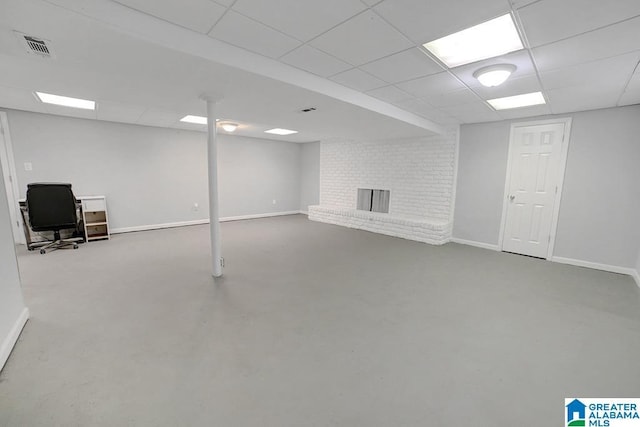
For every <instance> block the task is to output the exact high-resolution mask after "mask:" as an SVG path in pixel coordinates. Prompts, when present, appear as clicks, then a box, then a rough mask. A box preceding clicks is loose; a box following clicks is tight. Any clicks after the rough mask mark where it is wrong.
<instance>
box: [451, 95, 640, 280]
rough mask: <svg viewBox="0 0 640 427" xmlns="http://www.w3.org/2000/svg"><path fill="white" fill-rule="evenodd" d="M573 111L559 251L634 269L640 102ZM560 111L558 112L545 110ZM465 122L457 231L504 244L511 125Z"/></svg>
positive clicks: (639, 204)
mask: <svg viewBox="0 0 640 427" xmlns="http://www.w3.org/2000/svg"><path fill="white" fill-rule="evenodd" d="M558 117H572V118H573V123H572V127H571V141H570V144H569V154H568V159H567V168H566V172H565V181H564V189H563V193H562V201H561V204H560V216H559V219H558V232H557V237H556V245H555V251H554V256H558V257H565V258H572V259H577V260H582V261H590V262H595V263H602V264H608V265H613V266H620V267H630V268H634V267H635V266H636V263H637V256H638V250H639V249H640V248H639V245H638V242H640V221H639V220H638V218H640V185H638V184H639V183H640V168H639V167H638V161H639V159H640V144H638V135H640V120H638V119H639V118H640V106H638V105H636V106H630V107H622V108H611V109H605V110H595V111H586V112H579V113H573V114H566V115H561V116H558ZM542 118H544V119H546V118H552V117H542ZM537 119H539V118H535V119H534V118H532V119H521V120H513V121H502V122H495V123H483V124H474V125H463V126H462V127H461V134H460V158H459V167H458V171H459V172H458V186H457V198H456V211H455V222H454V236H455V237H457V238H460V239H466V240H472V241H477V242H482V243H489V244H494V245H497V244H498V238H499V231H500V221H501V215H502V204H503V200H502V197H503V194H504V184H505V176H506V166H507V155H508V149H509V129H510V125H511V123H513V122H526V121H529V120H537Z"/></svg>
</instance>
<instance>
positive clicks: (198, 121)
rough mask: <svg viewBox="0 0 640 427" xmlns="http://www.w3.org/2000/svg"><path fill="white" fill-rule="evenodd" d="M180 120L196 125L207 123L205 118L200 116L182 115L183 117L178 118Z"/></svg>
mask: <svg viewBox="0 0 640 427" xmlns="http://www.w3.org/2000/svg"><path fill="white" fill-rule="evenodd" d="M180 121H181V122H185V123H193V124H196V125H206V124H207V118H206V117H202V116H184V117H183V118H181V119H180Z"/></svg>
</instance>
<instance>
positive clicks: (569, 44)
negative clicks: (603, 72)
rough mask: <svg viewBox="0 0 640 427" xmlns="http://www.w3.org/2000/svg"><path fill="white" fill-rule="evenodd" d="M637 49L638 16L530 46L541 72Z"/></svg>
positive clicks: (639, 39)
mask: <svg viewBox="0 0 640 427" xmlns="http://www.w3.org/2000/svg"><path fill="white" fill-rule="evenodd" d="M638 49H640V17H637V18H634V19H630V20H628V21H625V22H622V23H620V24H616V25H611V26H609V27H606V28H602V29H600V30H595V31H591V32H589V33H586V34H583V35H580V36H576V37H572V38H569V39H566V40H562V41H559V42H557V43H552V44H549V45H546V46H542V47H537V48H535V49H533V57H534V59H535V61H536V66H537V67H538V70H540V71H547V70H553V69H556V68H562V67H568V66H571V65H576V64H581V63H583V62H589V61H594V60H596V59H603V58H609V57H612V56H617V55H622V54H623V53H628V52H632V51H635V50H638Z"/></svg>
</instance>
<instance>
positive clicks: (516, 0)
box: [511, 0, 540, 9]
mask: <svg viewBox="0 0 640 427" xmlns="http://www.w3.org/2000/svg"><path fill="white" fill-rule="evenodd" d="M537 1H540V0H511V4H512V5H513V8H514V9H519V8H521V7H525V6H526V5H528V4H531V3H535V2H537Z"/></svg>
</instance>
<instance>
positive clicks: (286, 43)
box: [209, 10, 301, 58]
mask: <svg viewBox="0 0 640 427" xmlns="http://www.w3.org/2000/svg"><path fill="white" fill-rule="evenodd" d="M209 35H210V36H211V37H213V38H215V39H218V40H222V41H224V42H227V43H230V44H232V45H234V46H238V47H241V48H244V49H247V50H250V51H252V52H256V53H259V54H261V55H264V56H268V57H271V58H277V57H280V56H282V55H284V54H285V53H287V52H289V51H290V50H293V49H295V48H296V47H297V46H299V45H300V44H301V43H300V42H299V41H297V40H296V39H294V38H292V37H289V36H287V35H285V34H282V33H280V32H278V31H276V30H274V29H272V28H269V27H267V26H266V25H264V24H261V23H259V22H256V21H254V20H252V19H249V18H247V17H245V16H243V15H240V14H239V13H236V12H233V11H231V10H230V11H229V12H227V13H226V14H225V15H224V17H223V18H222V19H221V20H220V22H218V23H217V24H216V26H215V27H214V28H213V30H211V32H210V33H209Z"/></svg>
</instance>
